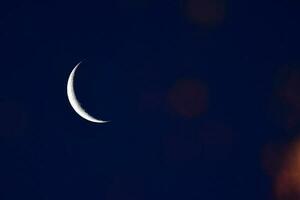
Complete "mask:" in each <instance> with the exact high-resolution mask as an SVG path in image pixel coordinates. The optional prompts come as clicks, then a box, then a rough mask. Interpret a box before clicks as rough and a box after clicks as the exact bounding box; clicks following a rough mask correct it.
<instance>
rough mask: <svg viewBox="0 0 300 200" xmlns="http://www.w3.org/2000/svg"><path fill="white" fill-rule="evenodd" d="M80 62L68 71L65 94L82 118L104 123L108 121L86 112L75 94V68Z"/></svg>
mask: <svg viewBox="0 0 300 200" xmlns="http://www.w3.org/2000/svg"><path fill="white" fill-rule="evenodd" d="M80 64H81V62H80V63H78V64H77V65H76V66H75V67H74V69H73V70H72V72H71V73H70V76H69V79H68V84H67V96H68V99H69V102H70V104H71V106H72V108H73V109H74V110H75V112H76V113H77V114H78V115H79V116H80V117H82V118H83V119H86V120H88V121H90V122H94V123H106V122H108V121H103V120H100V119H96V118H95V117H93V116H91V115H90V114H88V113H87V112H86V111H85V110H84V109H83V107H82V106H81V105H80V103H79V101H78V99H77V97H76V95H75V91H74V78H75V72H76V69H77V68H78V67H79V65H80Z"/></svg>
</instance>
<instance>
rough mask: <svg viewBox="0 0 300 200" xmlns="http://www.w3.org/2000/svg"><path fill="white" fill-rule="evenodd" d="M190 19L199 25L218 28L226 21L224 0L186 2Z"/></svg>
mask: <svg viewBox="0 0 300 200" xmlns="http://www.w3.org/2000/svg"><path fill="white" fill-rule="evenodd" d="M186 12H187V16H188V18H189V19H190V20H191V21H192V22H194V23H197V24H198V25H202V26H216V25H218V24H220V23H221V22H223V21H224V18H225V2H224V0H222V1H220V0H186Z"/></svg>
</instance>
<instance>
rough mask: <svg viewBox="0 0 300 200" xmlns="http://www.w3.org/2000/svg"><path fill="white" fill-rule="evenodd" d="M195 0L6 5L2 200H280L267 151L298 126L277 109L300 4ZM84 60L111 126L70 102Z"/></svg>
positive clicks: (92, 99)
mask: <svg viewBox="0 0 300 200" xmlns="http://www.w3.org/2000/svg"><path fill="white" fill-rule="evenodd" d="M187 2H192V0H189V1H188V0H186V1H185V0H181V1H179V0H175V1H174V0H173V1H168V0H165V1H158V0H152V1H151V0H141V1H138V0H123V1H121V0H112V1H97V2H94V3H87V2H85V1H81V2H80V1H72V2H68V1H66V2H60V1H51V2H38V1H33V0H32V1H30V2H27V3H23V2H17V1H15V2H13V1H6V2H1V4H0V53H1V64H0V66H1V67H0V91H1V96H0V116H1V117H0V119H1V121H2V122H1V125H0V157H1V165H0V174H1V175H0V180H1V181H0V182H1V184H3V186H1V189H0V198H1V199H3V200H4V199H5V200H6V199H20V198H23V199H24V198H25V199H47V200H48V199H56V200H57V199H107V200H110V199H135V198H136V199H176V198H177V199H199V198H200V199H248V198H249V199H260V198H261V199H267V197H266V196H268V195H269V193H270V191H269V190H270V189H269V188H270V186H269V185H270V183H269V182H270V180H269V179H268V178H266V176H265V175H264V173H263V172H262V170H261V169H260V167H261V163H260V156H261V155H260V154H261V151H262V148H263V145H264V144H265V143H267V141H272V140H273V138H276V137H277V135H280V130H281V129H280V127H282V126H284V125H281V124H277V122H278V121H276V120H277V118H276V117H274V116H273V114H271V111H270V110H269V107H271V106H270V104H272V103H271V102H272V101H273V100H272V91H273V87H274V86H275V85H276V83H277V82H278V81H279V79H278V80H277V78H276V77H277V74H278V70H279V69H280V68H282V67H284V66H286V65H289V64H292V65H297V64H299V62H298V59H299V34H300V29H299V20H300V18H299V12H298V10H299V6H300V4H299V3H298V2H297V1H292V0H290V1H269V0H260V1H258V0H255V1H234V0H228V1H225V0H224V1H204V2H210V3H211V2H215V3H216V5H219V4H220V5H221V6H223V7H221V8H220V9H221V10H217V13H216V15H214V14H211V13H213V12H214V10H209V9H210V7H209V6H210V3H207V4H205V3H204V4H203V5H204V9H203V7H201V6H200V8H199V9H200V10H199V11H198V12H196V13H201V12H202V13H206V11H207V13H208V16H206V15H205V14H204V16H202V15H201V14H200V15H199V16H198V15H197V14H196V16H194V15H192V14H191V15H190V13H192V11H191V10H188V3H187ZM199 2H202V0H199ZM220 2H221V3H220ZM222 2H223V3H224V5H223V4H222ZM218 3H219V4H218ZM203 5H202V6H203ZM213 5H214V4H213ZM193 6H194V5H193V4H192V7H193ZM195 6H196V4H195ZM195 6H194V7H195ZM205 6H208V7H207V9H206V8H205ZM201 9H202V10H201ZM222 9H224V10H222ZM196 10H197V9H196ZM223 12H224V13H223ZM210 14H211V15H210ZM211 16H212V17H211ZM215 16H216V17H217V20H216V19H215V18H214V17H215ZM206 17H207V18H206ZM210 17H211V18H210ZM218 17H220V18H218ZM201 20H202V21H201ZM203 20H204V21H203ZM214 20H216V21H214ZM218 20H219V21H218ZM80 61H83V63H82V65H81V66H80V68H79V69H78V72H77V74H78V76H77V79H76V82H75V86H76V88H75V90H76V92H77V95H78V98H79V99H80V101H81V102H82V105H84V107H85V108H86V109H87V110H88V111H89V112H90V113H91V114H92V115H94V116H96V117H99V118H103V119H104V120H112V122H111V123H109V124H103V125H101V124H100V125H99V124H92V123H89V122H87V121H85V120H83V119H81V118H80V117H79V116H78V115H77V114H76V113H75V112H74V111H73V110H72V108H71V106H70V105H69V103H68V100H67V97H66V83H67V78H68V75H69V73H70V72H71V70H72V69H73V67H74V66H75V65H76V64H77V63H78V62H80ZM199 85H200V86H199ZM203 85H204V86H203ZM202 87H205V88H206V89H207V90H208V94H209V100H208V102H209V109H208V111H205V112H204V111H203V113H202V110H201V109H202V107H201V105H202V104H201V105H200V103H199V102H198V101H196V100H194V99H197V98H200V99H202V97H203V96H205V95H203V94H202V93H198V91H202V89H201V88H202ZM172 88H173V89H172ZM181 88H183V89H181ZM199 88H200V89H199ZM173 91H174V92H173ZM195 91H196V92H195ZM191 93H192V95H191ZM189 95H191V97H190V98H189V100H187V101H186V102H185V101H183V102H184V103H182V104H181V103H178V102H181V99H182V98H181V97H182V96H189ZM193 95H194V96H193ZM199 96H200V97H199ZM199 101H201V100H199ZM187 105H188V106H187ZM203 105H204V107H205V106H206V104H205V103H203ZM199 106H200V107H199ZM197 109H198V110H197ZM205 109H206V108H205ZM282 123H283V124H284V122H282ZM274 124H276V126H275V125H274ZM277 125H278V127H277ZM197 131H198V132H199V133H198V132H197ZM225 132H226V134H225ZM227 132H228V134H227ZM229 132H230V133H229ZM275 133H276V134H275ZM199 135H200V136H199ZM275 136H276V137H275ZM173 137H175V138H177V137H178V138H181V137H182V138H181V139H178V141H181V142H183V144H181V142H179V143H180V144H178V145H179V147H178V146H177V147H176V149H177V150H176V152H177V153H175V155H176V156H175V157H176V159H179V157H180V155H184V156H182V157H180V159H183V160H184V161H182V160H181V161H178V160H176V159H175V160H176V161H174V160H172V158H170V157H172V156H170V155H171V154H172V153H170V154H168V153H166V152H169V151H171V152H172V150H169V149H172V147H169V146H168V145H169V143H168V142H165V140H166V141H169V139H170V138H173ZM165 138H167V139H165ZM199 138H200V139H199ZM212 138H217V139H212ZM173 140H176V139H170V141H173ZM185 140H186V141H187V143H185V142H184V141H185ZM198 140H199V141H200V142H199V143H197V142H192V141H198ZM176 141H177V140H176ZM224 141H225V142H224ZM226 141H230V142H229V143H227V142H226ZM189 142H191V143H192V144H189ZM171 143H172V142H171ZM175 143H176V142H175ZM176 144H177V143H176ZM172 145H173V143H172ZM172 145H171V146H172ZM193 145H194V146H193ZM222 145H223V146H222ZM191 146H193V148H192V147H191ZM189 147H191V149H193V150H185V149H189ZM223 148H224V149H223ZM166 149H167V150H166ZM228 149H230V150H228ZM181 151H182V152H183V153H182V152H181ZM190 151H191V152H192V153H191V152H190ZM198 151H199V152H201V153H199V155H198V153H197V152H198ZM227 151H228V152H229V153H228V154H226V153H224V157H223V156H220V155H223V153H220V152H227ZM187 152H189V153H187ZM165 154H166V155H167V156H166V155H165ZM168 155H169V157H168ZM172 155H173V154H172ZM189 156H191V157H189ZM180 159H179V160H180ZM170 160H171V161H170ZM116 182H117V183H116ZM258 183H259V184H258ZM120 188H121V189H120ZM128 191H129V192H128ZM128 193H130V194H131V193H133V194H131V195H133V196H130V195H129V194H128ZM118 195H119V196H118ZM264 195H265V196H264Z"/></svg>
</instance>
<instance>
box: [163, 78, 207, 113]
mask: <svg viewBox="0 0 300 200" xmlns="http://www.w3.org/2000/svg"><path fill="white" fill-rule="evenodd" d="M168 97H169V98H168V100H169V103H170V106H171V108H172V110H173V111H175V112H176V113H177V114H179V115H181V116H183V117H187V118H194V117H197V116H199V115H200V114H202V113H204V112H205V111H206V110H207V108H208V91H207V88H206V86H205V85H204V84H202V83H201V82H200V81H197V80H188V79H187V80H180V81H178V82H177V83H176V84H175V85H174V86H173V88H172V89H171V90H170V92H169V95H168Z"/></svg>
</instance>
